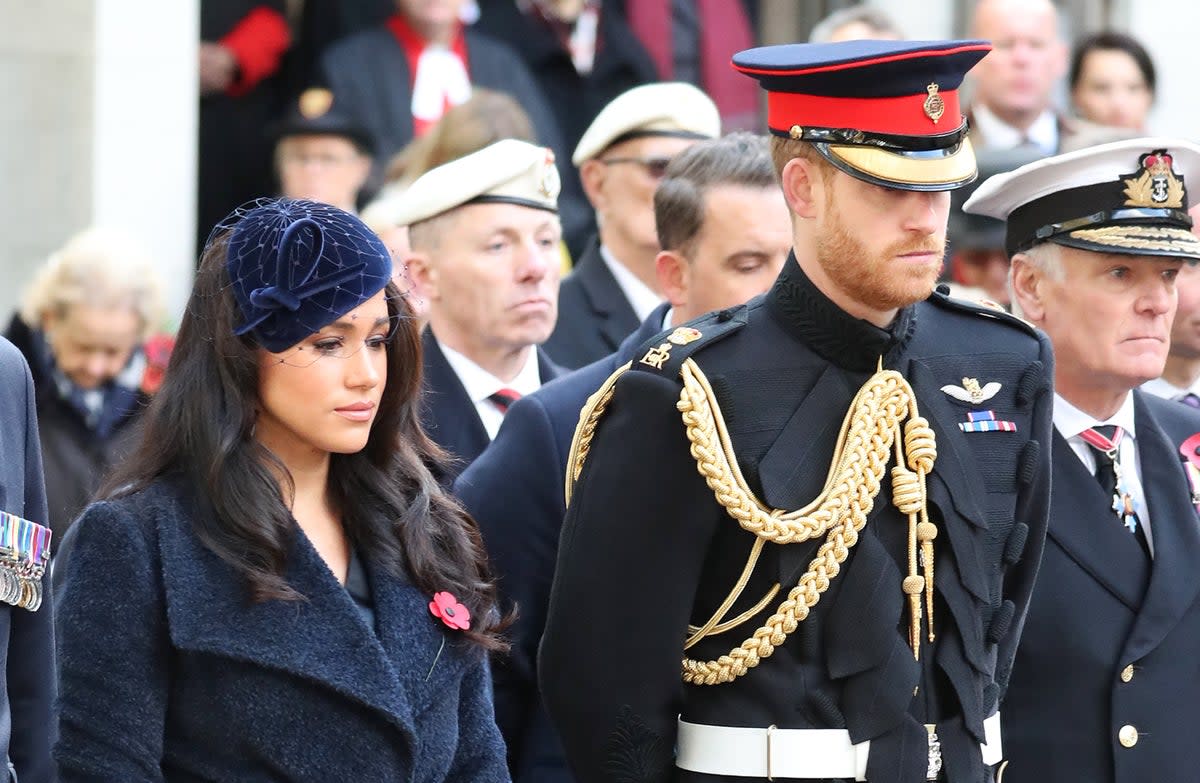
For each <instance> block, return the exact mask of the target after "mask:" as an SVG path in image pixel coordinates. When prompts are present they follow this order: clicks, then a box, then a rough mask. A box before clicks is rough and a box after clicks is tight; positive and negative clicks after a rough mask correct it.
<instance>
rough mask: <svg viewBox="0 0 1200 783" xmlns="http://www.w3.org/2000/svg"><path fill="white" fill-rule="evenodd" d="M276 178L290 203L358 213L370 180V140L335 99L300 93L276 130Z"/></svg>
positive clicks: (315, 90)
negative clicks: (304, 201) (318, 204)
mask: <svg viewBox="0 0 1200 783" xmlns="http://www.w3.org/2000/svg"><path fill="white" fill-rule="evenodd" d="M273 135H274V137H275V173H276V175H277V176H278V177H279V192H280V195H282V196H284V197H285V198H301V199H308V200H310V201H320V202H322V203H324V204H330V205H332V206H335V207H337V208H338V209H343V210H345V211H347V212H350V213H354V212H357V211H358V194H359V191H360V190H362V188H363V186H364V185H365V184H366V182H367V177H368V176H370V174H371V137H370V136H369V135H368V134H367V131H366V129H364V128H363V127H362V126H361V125H359V124H358V122H357V121H356V120H354V119H353V118H351V117H349V116H348V115H346V114H344V113H343V112H341V111H340V110H339V109H338V107H337V106H336V104H335V102H334V96H333V93H332V92H330V91H329V90H327V89H325V88H324V87H312V88H310V89H307V90H305V91H304V92H302V93H300V97H299V98H297V99H296V102H295V105H294V106H292V107H291V108H290V109H289V110H288V112H287V113H286V114H285V115H284V117H283V119H282V120H280V122H279V123H278V124H277V125H276V126H275V128H274V132H273Z"/></svg>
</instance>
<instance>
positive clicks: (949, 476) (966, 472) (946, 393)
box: [540, 41, 1053, 783]
mask: <svg viewBox="0 0 1200 783" xmlns="http://www.w3.org/2000/svg"><path fill="white" fill-rule="evenodd" d="M988 49H989V45H988V44H987V43H986V42H982V41H940V42H911V41H910V42H887V41H855V42H846V43H838V44H821V45H791V46H777V47H765V48H759V49H753V50H749V51H746V52H742V53H740V54H739V55H737V56H735V58H734V64H735V66H736V67H737V68H738V69H739V70H741V71H743V72H745V73H747V74H749V75H751V76H753V77H755V78H757V79H759V80H760V81H761V82H762V83H763V85H764V87H765V88H766V89H767V91H768V114H769V125H770V127H771V130H772V133H773V135H774V136H775V138H774V139H772V143H773V145H774V146H773V155H774V158H775V162H776V168H777V170H778V172H779V175H780V181H781V183H782V188H783V193H784V196H785V199H786V201H787V203H788V205H789V208H790V210H791V212H792V224H793V249H794V252H793V254H792V257H790V258H789V260H788V261H787V262H786V263H785V264H784V268H783V271H782V272H781V273H780V276H779V278H778V280H777V281H776V283H775V285H774V286H773V288H772V289H771V290H770V291H769V292H768V293H767V294H765V295H764V296H762V297H759V298H756V299H754V300H751V302H750V303H749V305H746V306H742V307H737V308H731V309H727V310H723V311H720V312H718V313H716V314H713V315H710V316H706V317H704V318H701V319H698V320H696V321H693V322H692V323H691V324H690V325H687V326H684V327H679V328H676V329H675V330H673V331H671V332H668V333H665V334H663V335H661V336H660V337H658V338H656V339H654V340H652V341H650V342H649V343H648V344H646V346H644V347H643V348H642V349H641V350H639V351H638V352H636V353H635V354H634V355H635V357H636V358H635V359H634V360H633V361H632V362H631V363H630V364H629V365H628V366H627V369H624V371H620V370H619V371H618V372H617V373H616V374H614V376H613V377H612V378H610V379H609V381H608V382H606V384H605V385H604V386H603V387H602V388H601V389H600V390H599V391H598V392H597V394H596V395H594V396H593V397H592V398H591V400H589V404H588V406H587V407H586V408H585V409H584V411H583V412H582V413H581V416H580V427H579V431H578V432H577V433H576V436H575V442H574V443H573V446H572V454H571V458H570V460H569V467H568V481H569V482H571V483H570V485H569V487H568V488H569V492H568V512H567V518H566V522H565V525H564V528H563V532H562V538H561V541H560V551H559V560H558V566H557V571H556V577H555V585H554V588H553V592H552V596H551V605H550V610H549V618H548V623H547V627H546V632H545V636H544V638H543V641H542V647H541V657H540V673H541V684H542V688H543V693H544V697H545V701H546V704H547V708H548V710H549V712H550V715H551V718H552V720H553V721H554V723H555V726H556V728H557V729H558V732H559V734H560V736H561V738H562V740H563V744H564V747H565V749H566V753H567V757H568V760H569V761H570V763H571V764H572V766H573V768H574V771H575V773H576V775H577V776H578V779H579V780H580V781H585V782H592V781H595V782H596V783H599V782H600V781H604V783H612V782H613V781H653V782H655V783H657V782H659V781H687V782H688V783H696V782H699V781H705V782H710V781H741V780H765V779H774V780H811V779H818V780H828V779H840V780H869V781H872V783H912V782H913V781H917V780H949V781H954V783H983V781H985V780H990V779H991V777H992V774H993V773H992V766H993V765H995V764H997V763H998V762H999V761H1000V759H1001V748H1000V736H999V727H1000V717H999V714H998V708H999V702H1000V699H1001V697H1002V695H1003V691H1004V688H1005V686H1006V684H1007V680H1008V673H1009V670H1010V664H1011V661H1012V659H1013V655H1014V652H1015V649H1016V645H1017V641H1018V638H1019V636H1020V629H1021V625H1022V622H1023V619H1024V616H1025V612H1026V607H1027V604H1028V601H1029V596H1030V592H1031V590H1032V586H1033V582H1034V578H1035V576H1036V572H1037V566H1038V562H1039V559H1040V556H1041V549H1042V545H1043V542H1044V537H1045V526H1046V515H1047V506H1048V501H1049V498H1048V492H1049V482H1048V474H1049V470H1048V468H1049V449H1048V447H1047V441H1048V439H1049V436H1050V427H1051V410H1052V399H1053V395H1052V394H1050V393H1049V392H1050V374H1051V372H1052V369H1051V368H1052V364H1051V359H1050V346H1049V344H1048V343H1047V342H1046V341H1045V339H1044V338H1042V337H1039V335H1038V333H1036V332H1035V331H1034V330H1033V329H1031V328H1029V327H1028V326H1027V325H1025V324H1024V323H1022V322H1021V321H1019V320H1018V319H1016V318H1013V317H1011V316H1008V315H1006V314H1004V313H1002V312H996V311H992V310H986V309H983V308H979V307H976V306H973V305H969V304H967V303H964V302H959V301H956V300H951V299H949V298H947V297H946V296H945V295H944V294H941V293H935V292H933V291H932V289H933V287H934V284H935V281H936V278H937V274H938V271H939V269H940V266H941V261H942V253H943V246H944V242H945V230H946V218H947V212H948V210H949V205H950V197H949V193H948V192H947V191H949V190H951V189H953V188H956V187H959V186H961V185H962V184H964V183H966V182H969V181H970V180H971V179H972V178H973V177H974V176H975V161H974V155H973V153H972V150H971V147H970V143H969V141H967V140H966V138H965V134H966V126H965V122H964V120H963V118H962V115H961V112H960V109H959V102H958V95H957V88H958V86H959V84H960V82H961V80H962V77H963V74H964V73H965V72H966V71H967V70H968V69H969V68H970V67H971V66H972V65H973V64H974V63H976V62H977V61H978V60H979V59H980V58H981V57H983V56H984V54H986V52H987V51H988ZM851 96H853V97H851ZM576 479H577V480H576ZM681 659H682V662H681Z"/></svg>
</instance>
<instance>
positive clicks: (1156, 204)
mask: <svg viewBox="0 0 1200 783" xmlns="http://www.w3.org/2000/svg"><path fill="white" fill-rule="evenodd" d="M1140 163H1141V171H1138V172H1135V173H1134V174H1131V175H1130V178H1129V179H1125V180H1124V182H1125V206H1127V207H1150V208H1168V207H1169V208H1173V209H1182V208H1183V203H1184V199H1185V196H1186V191H1185V190H1184V187H1183V180H1181V179H1179V176H1178V175H1177V174H1176V173H1175V172H1174V171H1173V170H1172V169H1171V156H1170V155H1168V154H1167V151H1166V150H1155V151H1154V152H1148V153H1146V154H1145V155H1143V156H1142V159H1141V161H1140Z"/></svg>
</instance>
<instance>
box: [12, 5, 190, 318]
mask: <svg viewBox="0 0 1200 783" xmlns="http://www.w3.org/2000/svg"><path fill="white" fill-rule="evenodd" d="M198 40H199V0H170V2H163V1H162V0H54V2H48V3H15V2H14V3H4V24H3V25H0V96H4V100H5V106H4V109H3V111H0V280H2V281H3V285H0V320H3V321H4V322H5V323H7V319H8V317H9V314H10V313H11V312H12V310H13V308H14V306H15V304H16V302H17V300H18V298H19V296H20V293H21V291H22V289H23V288H24V286H25V284H26V283H27V282H28V280H29V278H30V276H31V275H32V273H33V271H34V270H35V269H36V268H37V267H38V266H39V265H40V264H41V263H42V262H43V261H44V260H45V258H46V256H47V255H48V254H49V253H50V252H51V251H52V250H54V249H55V248H57V247H59V246H60V245H62V243H63V242H64V241H65V240H66V239H67V238H68V237H70V236H71V235H73V234H75V233H77V232H78V231H80V230H82V229H84V228H86V227H88V226H90V225H112V226H115V227H118V228H123V229H126V230H133V231H136V232H137V233H138V234H139V235H140V236H142V237H143V239H144V241H145V244H146V245H147V246H148V247H149V249H150V250H151V252H152V253H154V255H155V257H156V258H157V259H158V260H159V261H160V264H161V266H160V268H161V270H162V275H163V280H164V282H165V284H166V286H167V294H168V304H169V306H170V311H171V315H172V320H177V318H178V314H179V313H181V312H182V309H183V303H184V301H185V299H186V296H187V293H188V291H189V290H190V288H191V277H192V269H193V267H194V264H195V259H194V258H193V252H194V247H193V242H194V237H195V228H194V222H195V212H196V210H195V190H196V184H195V183H196V174H195V158H196V115H197V110H198V108H197V107H198V97H197V87H196V82H197V75H196V46H197V42H198Z"/></svg>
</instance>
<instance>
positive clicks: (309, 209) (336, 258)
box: [218, 199, 392, 353]
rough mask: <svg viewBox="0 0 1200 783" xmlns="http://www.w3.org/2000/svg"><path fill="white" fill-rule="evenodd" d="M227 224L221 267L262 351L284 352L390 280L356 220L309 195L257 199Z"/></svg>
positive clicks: (386, 265)
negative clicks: (297, 197) (292, 197)
mask: <svg viewBox="0 0 1200 783" xmlns="http://www.w3.org/2000/svg"><path fill="white" fill-rule="evenodd" d="M230 226H231V227H232V231H231V232H230V236H229V246H228V250H227V254H226V262H225V268H226V271H227V272H228V274H229V280H230V283H231V284H232V285H233V293H234V297H235V298H236V299H237V303H238V308H239V309H240V310H241V313H242V316H243V321H242V323H241V324H240V325H238V326H237V327H235V329H234V334H237V335H244V334H250V335H252V336H253V337H254V338H255V339H256V340H257V341H258V343H259V344H260V345H261V346H262V347H263V348H265V349H267V350H268V351H271V352H273V353H278V352H280V351H284V350H286V349H288V348H290V347H292V346H293V345H295V344H296V343H298V342H300V341H301V340H303V339H304V338H305V337H307V336H309V335H310V334H313V333H315V332H318V331H320V329H321V328H322V327H324V326H327V325H329V324H330V323H333V322H334V321H336V320H337V319H338V318H340V317H342V316H343V315H345V314H346V313H348V312H350V311H351V310H353V309H354V308H356V307H358V306H359V305H360V304H362V303H363V302H365V301H366V300H368V299H370V298H371V297H372V296H374V295H375V294H377V293H378V292H379V291H380V290H382V289H383V287H384V286H386V285H387V282H388V280H389V279H390V278H391V273H392V261H391V256H390V255H389V253H388V250H387V247H386V246H385V245H384V244H383V242H382V241H381V240H380V239H379V237H378V236H376V235H375V233H374V232H372V231H371V230H370V229H369V228H367V227H366V225H365V224H363V222H362V221H361V220H359V219H358V218H357V217H355V216H354V215H351V214H350V213H348V212H345V211H343V210H340V209H337V208H336V207H331V206H329V205H326V204H319V203H317V202H314V201H302V200H294V199H278V200H269V201H260V202H256V204H255V205H254V206H253V207H252V208H250V209H249V210H247V211H243V210H239V211H238V212H236V213H234V215H233V216H231V218H229V219H227V220H226V221H223V223H222V225H219V226H218V229H221V228H229V227H230Z"/></svg>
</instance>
